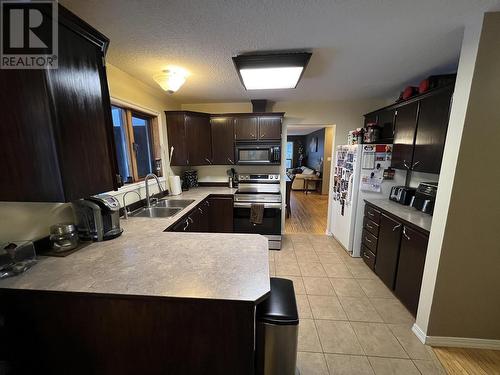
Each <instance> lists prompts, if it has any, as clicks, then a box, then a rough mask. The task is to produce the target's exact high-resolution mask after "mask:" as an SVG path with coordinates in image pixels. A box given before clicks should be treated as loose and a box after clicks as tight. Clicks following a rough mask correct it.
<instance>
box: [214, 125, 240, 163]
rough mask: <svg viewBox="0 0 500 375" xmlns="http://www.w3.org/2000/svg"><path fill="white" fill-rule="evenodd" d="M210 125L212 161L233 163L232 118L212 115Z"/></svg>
mask: <svg viewBox="0 0 500 375" xmlns="http://www.w3.org/2000/svg"><path fill="white" fill-rule="evenodd" d="M210 126H211V130H212V163H213V164H219V165H231V164H234V118H233V117H227V116H220V117H219V116H217V117H212V118H211V119H210Z"/></svg>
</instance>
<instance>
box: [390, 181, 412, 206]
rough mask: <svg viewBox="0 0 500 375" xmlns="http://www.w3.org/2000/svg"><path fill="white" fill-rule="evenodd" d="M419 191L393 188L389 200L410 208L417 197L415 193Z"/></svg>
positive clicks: (398, 187) (400, 187) (408, 188)
mask: <svg viewBox="0 0 500 375" xmlns="http://www.w3.org/2000/svg"><path fill="white" fill-rule="evenodd" d="M416 190H417V189H415V188H411V187H407V186H393V187H392V188H391V194H390V195H389V199H390V200H391V201H394V202H398V203H400V204H403V205H405V206H408V205H409V204H410V203H411V201H412V199H413V196H414V195H415V191H416Z"/></svg>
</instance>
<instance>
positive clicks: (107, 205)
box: [73, 194, 123, 241]
mask: <svg viewBox="0 0 500 375" xmlns="http://www.w3.org/2000/svg"><path fill="white" fill-rule="evenodd" d="M73 209H74V210H75V215H76V218H77V225H76V226H77V228H78V236H79V237H80V239H81V240H83V241H89V240H91V241H105V240H110V239H113V238H116V237H118V236H120V235H121V234H122V232H123V229H121V228H120V203H119V202H118V200H117V199H116V198H115V197H113V196H111V195H106V194H100V195H95V196H92V197H90V198H86V199H79V200H77V201H75V202H73Z"/></svg>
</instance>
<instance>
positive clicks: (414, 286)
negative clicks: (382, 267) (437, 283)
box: [394, 227, 429, 315]
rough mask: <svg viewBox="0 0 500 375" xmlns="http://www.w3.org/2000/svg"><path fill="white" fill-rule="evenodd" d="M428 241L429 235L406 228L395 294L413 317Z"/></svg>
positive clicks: (418, 296) (402, 241)
mask: <svg viewBox="0 0 500 375" xmlns="http://www.w3.org/2000/svg"><path fill="white" fill-rule="evenodd" d="M428 241H429V237H428V236H427V235H425V234H423V233H420V232H417V231H416V230H413V229H411V228H408V227H404V229H403V236H402V238H401V247H400V254H399V263H398V273H397V277H396V287H395V290H394V292H395V294H396V296H397V297H398V298H399V299H400V300H401V302H403V304H404V305H405V306H406V308H407V309H408V310H410V312H411V313H412V314H413V315H416V314H417V308H418V300H419V298H420V287H421V285H422V276H423V274H424V265H425V256H426V251H427V243H428Z"/></svg>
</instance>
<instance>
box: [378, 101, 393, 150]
mask: <svg viewBox="0 0 500 375" xmlns="http://www.w3.org/2000/svg"><path fill="white" fill-rule="evenodd" d="M377 114H378V117H377V125H378V126H379V127H380V141H381V143H383V142H388V143H392V141H393V139H394V118H395V116H396V110H395V109H385V110H383V111H379V112H377Z"/></svg>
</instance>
